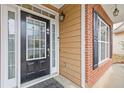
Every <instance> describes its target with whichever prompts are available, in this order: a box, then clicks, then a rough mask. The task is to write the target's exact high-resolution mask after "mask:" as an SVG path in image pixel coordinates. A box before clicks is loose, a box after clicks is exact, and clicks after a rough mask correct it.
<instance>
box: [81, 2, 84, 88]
mask: <svg viewBox="0 0 124 93" xmlns="http://www.w3.org/2000/svg"><path fill="white" fill-rule="evenodd" d="M81 86H82V87H85V4H82V5H81Z"/></svg>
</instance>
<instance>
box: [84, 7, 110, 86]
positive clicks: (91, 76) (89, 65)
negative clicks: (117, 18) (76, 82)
mask: <svg viewBox="0 0 124 93" xmlns="http://www.w3.org/2000/svg"><path fill="white" fill-rule="evenodd" d="M85 7H86V19H85V20H86V21H85V24H86V25H85V26H86V27H85V29H86V33H85V43H86V44H85V49H86V50H85V51H86V54H85V58H86V59H85V62H86V63H85V64H86V72H85V73H86V85H87V86H88V87H92V86H93V85H94V84H95V83H96V81H97V80H98V79H99V78H100V77H101V76H102V75H103V74H104V73H105V71H106V70H107V69H108V68H109V67H110V66H111V63H112V59H108V60H106V62H104V63H103V64H101V65H99V67H97V68H96V69H95V70H93V24H94V23H93V22H94V21H93V10H96V11H97V12H98V13H99V15H101V17H102V18H103V19H104V20H105V21H106V23H108V24H109V25H110V26H111V27H112V21H111V20H110V18H109V17H108V16H107V14H106V13H105V11H104V10H103V8H102V6H101V5H86V6H85Z"/></svg>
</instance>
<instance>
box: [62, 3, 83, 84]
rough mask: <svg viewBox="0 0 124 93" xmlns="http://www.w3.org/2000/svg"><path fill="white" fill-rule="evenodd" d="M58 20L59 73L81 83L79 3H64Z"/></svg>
mask: <svg viewBox="0 0 124 93" xmlns="http://www.w3.org/2000/svg"><path fill="white" fill-rule="evenodd" d="M61 10H62V11H63V13H64V14H65V19H64V21H63V22H60V74H61V75H63V76H64V77H66V78H67V79H69V80H71V81H73V82H74V83H76V84H77V85H79V86H80V85H81V5H75V4H74V5H71V4H69V5H64V6H63V7H62V8H61Z"/></svg>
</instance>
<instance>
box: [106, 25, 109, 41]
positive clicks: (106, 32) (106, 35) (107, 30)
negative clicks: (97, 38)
mask: <svg viewBox="0 0 124 93" xmlns="http://www.w3.org/2000/svg"><path fill="white" fill-rule="evenodd" d="M108 32H109V31H108V27H106V42H108Z"/></svg>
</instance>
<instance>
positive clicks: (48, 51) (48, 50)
mask: <svg viewBox="0 0 124 93" xmlns="http://www.w3.org/2000/svg"><path fill="white" fill-rule="evenodd" d="M47 53H48V54H47V56H48V57H49V56H50V49H49V48H47Z"/></svg>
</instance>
